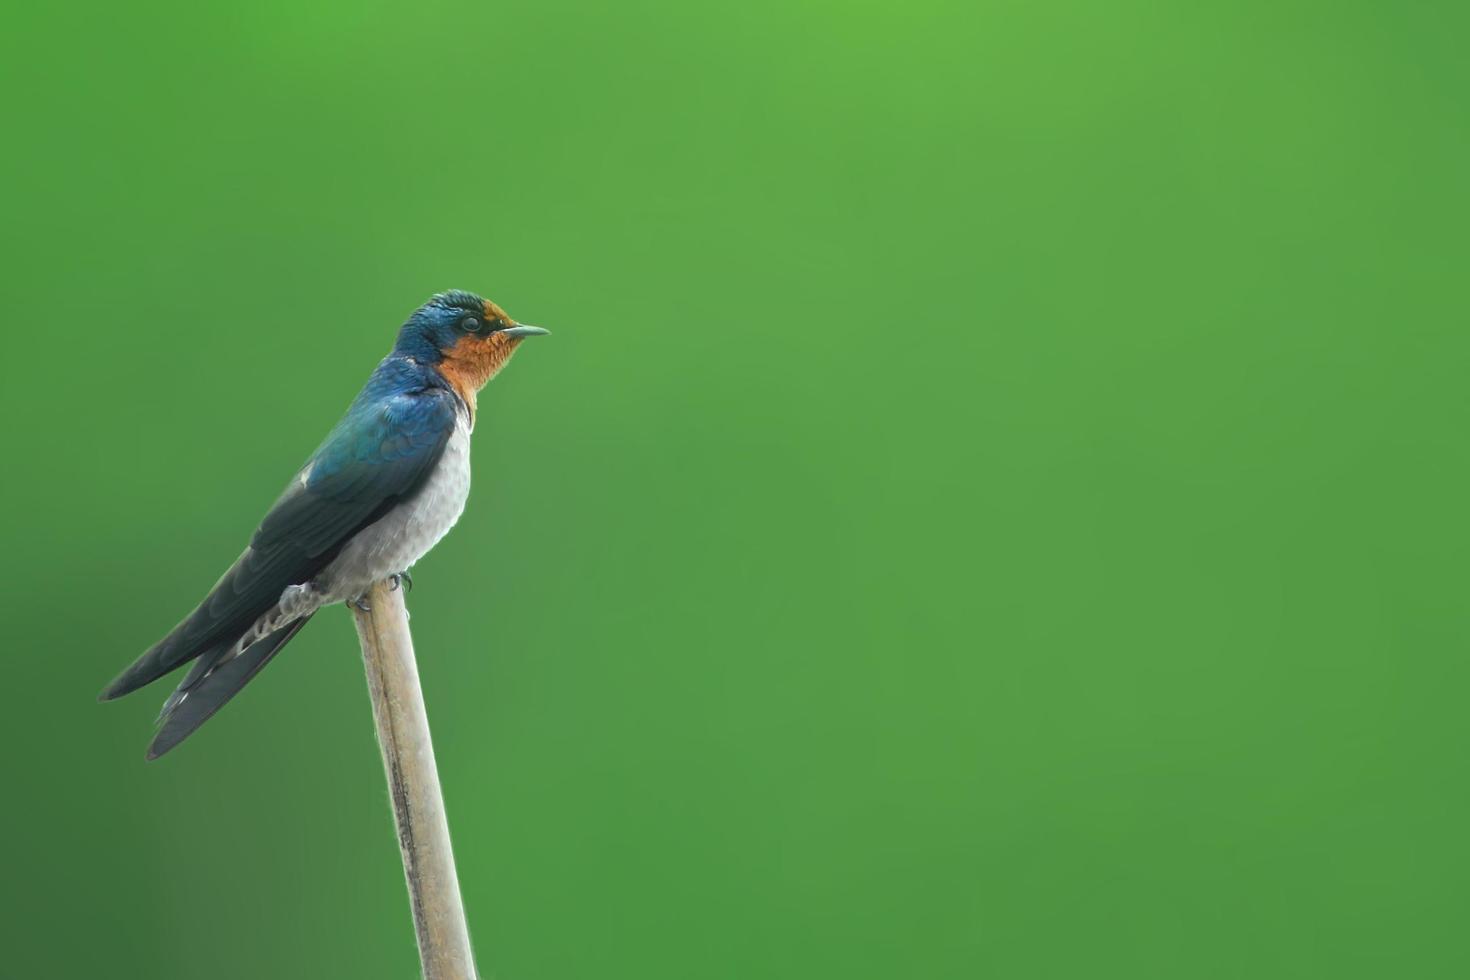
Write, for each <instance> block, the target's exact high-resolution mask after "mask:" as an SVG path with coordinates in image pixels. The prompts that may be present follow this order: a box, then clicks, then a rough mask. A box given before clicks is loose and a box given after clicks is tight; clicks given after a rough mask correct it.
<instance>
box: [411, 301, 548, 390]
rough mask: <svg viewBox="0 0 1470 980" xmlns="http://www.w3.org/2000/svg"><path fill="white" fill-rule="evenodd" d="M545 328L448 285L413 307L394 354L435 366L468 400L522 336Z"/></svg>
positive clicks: (501, 363) (536, 332)
mask: <svg viewBox="0 0 1470 980" xmlns="http://www.w3.org/2000/svg"><path fill="white" fill-rule="evenodd" d="M545 333H547V331H545V330H542V329H541V328H540V327H530V326H526V325H525V324H521V323H516V322H515V321H514V320H512V319H511V318H510V316H509V315H508V314H506V312H505V311H504V310H502V309H501V308H500V307H499V306H496V305H495V304H494V303H492V302H491V301H490V300H488V299H481V298H480V297H479V296H476V295H475V294H474V293H469V292H465V291H464V290H462V289H451V290H449V291H448V292H445V293H439V294H438V295H436V296H433V297H431V298H430V299H429V301H428V302H427V303H425V304H424V305H423V306H420V307H419V308H418V309H417V310H414V312H413V315H412V316H410V317H409V318H408V322H407V323H405V324H404V325H403V328H402V329H401V330H399V331H398V343H397V344H395V345H394V347H393V353H394V354H395V355H399V356H403V357H411V358H413V359H414V360H416V361H418V362H420V363H422V364H428V365H432V366H434V368H435V369H437V370H438V372H439V373H440V374H441V375H443V376H444V378H445V379H446V380H448V381H449V382H450V383H451V384H453V385H454V387H455V389H456V390H458V391H459V392H460V394H461V395H462V396H465V398H466V401H467V402H468V403H470V404H473V401H474V393H475V392H477V391H479V390H480V388H481V387H483V386H484V384H485V382H487V381H489V380H490V379H491V378H493V377H494V376H495V373H496V372H497V371H499V370H500V369H501V368H502V367H504V366H505V362H506V361H508V360H510V355H511V353H512V352H514V351H515V349H516V346H517V345H519V344H520V342H521V341H522V340H524V339H525V338H527V337H536V336H540V335H543V334H545Z"/></svg>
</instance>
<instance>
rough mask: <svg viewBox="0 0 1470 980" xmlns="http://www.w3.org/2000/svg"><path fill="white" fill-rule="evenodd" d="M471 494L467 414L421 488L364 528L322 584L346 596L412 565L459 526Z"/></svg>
mask: <svg viewBox="0 0 1470 980" xmlns="http://www.w3.org/2000/svg"><path fill="white" fill-rule="evenodd" d="M469 495H470V427H469V421H468V419H466V418H464V417H463V416H461V417H460V418H459V419H458V420H457V421H456V423H455V426H454V432H453V433H452V434H451V435H450V437H449V442H448V443H447V444H446V445H445V447H444V455H443V456H442V457H440V459H439V462H438V464H437V465H436V466H435V467H434V471H433V472H432V473H430V474H429V477H428V480H427V481H425V483H424V485H423V487H422V488H421V489H420V490H419V492H418V493H417V494H416V495H414V497H413V498H412V499H410V500H406V501H404V502H403V503H401V504H399V505H398V506H397V507H395V508H393V510H391V511H389V512H388V513H387V514H385V515H384V516H383V517H382V518H381V519H380V520H379V521H378V522H377V523H375V524H372V525H370V526H368V527H366V528H364V529H363V530H361V531H360V532H358V534H357V536H356V537H354V538H353V539H352V540H351V541H350V542H349V543H348V544H347V546H346V547H345V548H343V549H342V553H341V554H339V555H338V556H337V558H336V560H335V561H333V562H332V564H330V565H328V566H327V568H326V570H325V571H324V572H323V573H322V576H321V579H320V581H321V584H322V585H323V587H324V588H325V589H326V591H327V592H328V593H330V595H331V597H332V599H333V600H337V601H340V600H343V599H351V598H355V597H356V596H358V595H360V594H362V593H363V592H365V591H367V589H368V587H369V586H371V585H372V584H373V583H374V582H377V581H379V580H380V579H384V578H387V577H388V576H389V575H394V574H396V573H398V572H402V571H406V570H407V569H408V568H410V567H411V566H412V565H413V563H414V562H416V561H418V560H419V559H420V558H422V557H424V555H426V554H428V553H429V549H431V548H433V547H434V545H436V544H438V543H439V540H440V539H441V538H443V537H444V535H446V534H448V533H449V529H450V528H452V527H454V524H455V522H456V521H458V520H459V515H461V514H463V513H464V505H465V501H466V500H468V499H469Z"/></svg>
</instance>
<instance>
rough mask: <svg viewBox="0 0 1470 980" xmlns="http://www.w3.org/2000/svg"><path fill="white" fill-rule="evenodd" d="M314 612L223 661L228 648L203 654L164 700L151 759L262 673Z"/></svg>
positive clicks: (204, 720)
mask: <svg viewBox="0 0 1470 980" xmlns="http://www.w3.org/2000/svg"><path fill="white" fill-rule="evenodd" d="M311 616H312V614H311V613H308V614H307V615H305V616H303V617H301V618H300V619H298V620H296V621H295V622H293V623H291V624H289V625H287V626H283V627H281V628H280V629H278V630H276V631H275V632H274V633H271V634H270V635H268V636H266V637H264V638H262V639H260V640H257V641H256V642H255V643H252V644H251V645H250V646H248V647H246V648H245V649H244V650H243V651H241V653H240V654H239V655H238V656H236V657H234V658H232V659H230V660H226V661H224V662H223V663H220V662H219V661H220V659H221V658H222V656H223V653H224V652H225V651H226V650H227V649H228V648H222V649H221V650H219V651H218V652H216V651H210V652H209V655H208V656H206V657H201V658H200V659H199V661H198V662H197V663H196V664H195V665H194V669H193V670H191V671H190V672H189V675H188V676H187V677H185V678H184V680H183V683H181V684H180V685H179V687H178V689H177V690H175V691H174V693H173V694H171V695H169V699H168V700H167V701H166V702H164V705H163V713H162V714H161V715H160V719H159V720H160V722H161V723H162V724H161V727H160V728H159V731H158V734H157V735H156V736H155V737H154V739H153V744H151V745H149V746H148V758H149V759H156V758H158V757H159V756H161V755H163V754H164V753H165V752H167V751H168V750H169V749H172V748H173V747H174V746H176V745H178V744H179V743H180V742H182V741H183V740H184V739H186V738H188V737H189V736H190V735H192V734H193V733H194V731H195V730H196V729H197V728H198V727H199V726H200V725H202V724H204V723H205V722H206V721H208V720H209V719H210V718H211V717H213V715H214V713H215V712H216V711H218V710H219V709H220V708H222V707H224V706H225V703H226V702H228V701H229V700H230V699H231V698H233V697H234V696H235V695H236V694H239V693H240V689H241V688H243V687H244V686H245V685H246V684H248V683H249V682H250V679H251V678H252V677H254V676H255V675H256V674H258V673H260V671H261V669H262V668H263V667H265V665H266V664H268V663H270V661H271V658H272V657H274V656H275V655H276V654H277V653H279V652H280V651H281V648H282V647H284V646H285V645H286V644H287V643H288V642H289V641H290V639H291V637H293V636H295V635H296V634H297V633H298V632H300V630H301V627H303V626H305V625H306V624H307V622H308V621H309V620H310V619H311Z"/></svg>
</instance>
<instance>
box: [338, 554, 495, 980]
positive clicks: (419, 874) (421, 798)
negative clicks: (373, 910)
mask: <svg viewBox="0 0 1470 980" xmlns="http://www.w3.org/2000/svg"><path fill="white" fill-rule="evenodd" d="M368 606H369V608H368V610H367V611H363V610H360V609H358V608H356V607H351V608H352V610H353V612H352V615H353V618H354V619H355V620H356V622H357V636H358V639H359V640H360V641H361V642H362V660H363V666H364V667H365V668H366V670H367V682H368V694H369V695H370V696H371V697H372V702H373V723H374V724H375V725H376V726H377V730H378V746H379V747H380V748H381V749H382V750H383V769H384V771H385V772H386V773H387V776H388V791H389V795H390V796H391V798H392V802H393V822H394V825H395V826H396V827H397V828H398V846H399V849H400V851H401V852H402V855H403V874H404V877H405V878H406V879H407V881H408V899H409V905H410V906H411V907H412V909H413V926H414V933H415V934H416V935H417V937H418V945H419V961H420V963H422V964H423V970H424V980H475V978H476V976H477V974H476V973H475V959H474V953H473V952H472V950H471V949H470V933H469V926H468V924H467V923H466V922H465V916H464V903H463V902H462V901H461V899H460V895H459V878H458V876H457V875H456V874H455V871H454V852H453V850H452V849H451V848H450V844H449V821H448V819H447V818H446V817H445V814H444V797H443V794H442V793H441V792H440V789H439V771H438V769H437V768H436V767H435V765H434V744H433V742H432V741H431V740H430V738H429V716H428V713H427V712H426V711H425V708H424V694H423V691H422V690H421V689H420V687H419V674H418V665H417V662H416V661H415V660H414V655H413V637H412V635H411V634H410V633H409V630H408V609H407V607H406V606H405V605H404V602H403V590H402V589H401V588H396V589H390V588H389V586H388V584H387V583H385V582H379V583H378V584H377V585H375V586H373V589H372V591H371V592H370V593H369V594H368Z"/></svg>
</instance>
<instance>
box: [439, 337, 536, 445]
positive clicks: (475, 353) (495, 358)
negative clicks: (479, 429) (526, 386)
mask: <svg viewBox="0 0 1470 980" xmlns="http://www.w3.org/2000/svg"><path fill="white" fill-rule="evenodd" d="M520 342H521V338H519V337H503V336H501V335H500V334H498V333H492V334H490V335H489V336H487V337H465V338H463V339H462V340H461V341H460V342H459V343H458V344H456V345H455V346H454V347H453V348H451V349H450V350H448V351H445V353H444V356H443V359H442V360H440V361H439V363H438V364H436V365H435V368H436V369H437V370H438V372H439V376H440V377H442V378H443V379H444V380H445V381H447V382H449V386H450V387H451V388H453V389H454V391H455V393H456V394H458V395H459V397H460V399H461V400H462V401H463V402H464V403H465V405H466V407H468V408H469V410H470V424H471V425H474V423H475V409H476V396H477V395H478V394H479V392H480V389H481V388H483V387H485V385H486V384H487V383H488V382H489V381H490V379H491V378H493V377H495V375H496V374H498V373H499V372H500V369H501V368H503V367H505V364H506V362H507V361H509V360H510V356H511V354H513V353H515V349H516V346H517V345H518V344H519V343H520Z"/></svg>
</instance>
